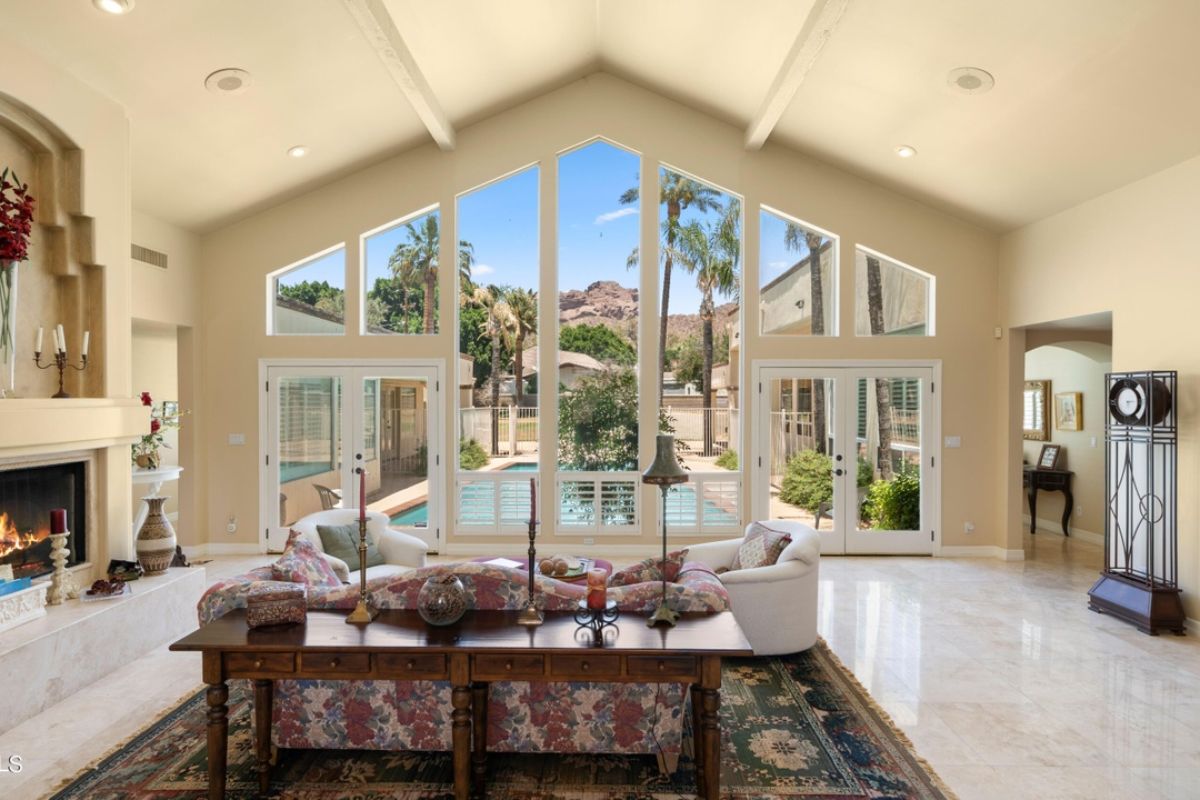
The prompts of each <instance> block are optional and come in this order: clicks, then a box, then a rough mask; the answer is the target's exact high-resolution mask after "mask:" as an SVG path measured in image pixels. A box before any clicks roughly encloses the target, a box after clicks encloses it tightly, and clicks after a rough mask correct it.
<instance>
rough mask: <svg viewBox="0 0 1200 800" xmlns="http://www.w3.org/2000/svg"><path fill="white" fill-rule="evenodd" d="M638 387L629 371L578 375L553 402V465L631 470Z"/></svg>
mask: <svg viewBox="0 0 1200 800" xmlns="http://www.w3.org/2000/svg"><path fill="white" fill-rule="evenodd" d="M637 418H638V386H637V376H636V375H635V374H634V371H633V370H631V369H614V370H608V371H605V372H601V373H598V374H596V375H588V376H586V377H583V378H580V379H579V381H578V382H577V383H576V384H575V386H574V388H573V389H571V391H569V392H567V393H565V394H563V395H562V396H561V398H560V400H559V405H558V446H559V464H560V466H561V467H562V468H563V469H567V470H579V471H584V472H591V471H599V470H631V469H637V453H638V419H637Z"/></svg>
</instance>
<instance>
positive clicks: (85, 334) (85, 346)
mask: <svg viewBox="0 0 1200 800" xmlns="http://www.w3.org/2000/svg"><path fill="white" fill-rule="evenodd" d="M91 339H92V332H91V331H84V332H83V357H84V358H87V351H88V342H90V341H91Z"/></svg>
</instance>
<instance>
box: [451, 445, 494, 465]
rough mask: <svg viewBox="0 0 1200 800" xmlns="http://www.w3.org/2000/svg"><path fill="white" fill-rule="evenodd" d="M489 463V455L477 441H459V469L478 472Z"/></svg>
mask: <svg viewBox="0 0 1200 800" xmlns="http://www.w3.org/2000/svg"><path fill="white" fill-rule="evenodd" d="M487 463H488V454H487V452H486V451H485V450H484V449H483V445H481V444H480V443H479V442H478V441H476V440H475V439H459V440H458V466H459V469H465V470H476V469H482V468H483V467H484V466H486V465H487Z"/></svg>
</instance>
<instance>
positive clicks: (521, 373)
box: [505, 289, 538, 408]
mask: <svg viewBox="0 0 1200 800" xmlns="http://www.w3.org/2000/svg"><path fill="white" fill-rule="evenodd" d="M537 297H538V296H537V292H536V291H534V290H532V289H511V290H509V291H508V292H507V294H506V296H505V300H506V302H507V304H508V310H509V315H508V325H509V334H510V335H511V337H512V343H513V379H514V381H515V384H516V385H515V389H514V391H515V392H516V397H517V407H518V408H519V407H520V406H521V398H522V397H524V396H525V387H524V385H523V384H524V383H525V341H526V339H527V338H528V337H529V335H530V334H534V335H536V334H537V329H538V305H537Z"/></svg>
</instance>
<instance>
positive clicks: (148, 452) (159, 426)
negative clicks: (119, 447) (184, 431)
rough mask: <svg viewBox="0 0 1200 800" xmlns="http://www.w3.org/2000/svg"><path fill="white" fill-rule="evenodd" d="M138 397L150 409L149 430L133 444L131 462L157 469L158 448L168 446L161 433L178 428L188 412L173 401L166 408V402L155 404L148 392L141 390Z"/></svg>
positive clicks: (145, 467)
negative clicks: (179, 408) (181, 409)
mask: <svg viewBox="0 0 1200 800" xmlns="http://www.w3.org/2000/svg"><path fill="white" fill-rule="evenodd" d="M138 399H139V400H141V401H142V405H143V406H147V407H148V408H149V409H150V432H149V433H147V434H145V435H144V436H142V438H141V439H139V440H138V442H137V444H135V445H134V446H133V463H135V464H137V465H138V466H139V467H142V468H143V469H158V465H159V454H158V451H159V448H162V447H170V445H169V444H167V442H166V440H165V439H164V438H163V433H164V432H166V431H167V430H171V429H176V428H178V427H179V425H180V420H181V419H182V417H183V415H184V414H186V413H188V412H186V411H179V410H177V406H176V405H175V404H174V403H171V404H170V405H171V408H170V409H168V408H167V405H168V404H167V403H163V404H162V405H160V406H155V405H154V399H153V398H152V397H151V396H150V393H149V392H142V393H141V394H140V395H139V396H138Z"/></svg>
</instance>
